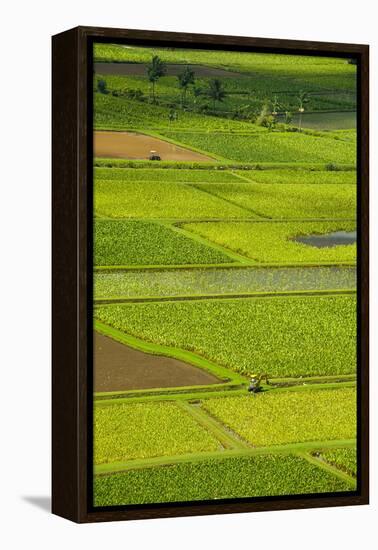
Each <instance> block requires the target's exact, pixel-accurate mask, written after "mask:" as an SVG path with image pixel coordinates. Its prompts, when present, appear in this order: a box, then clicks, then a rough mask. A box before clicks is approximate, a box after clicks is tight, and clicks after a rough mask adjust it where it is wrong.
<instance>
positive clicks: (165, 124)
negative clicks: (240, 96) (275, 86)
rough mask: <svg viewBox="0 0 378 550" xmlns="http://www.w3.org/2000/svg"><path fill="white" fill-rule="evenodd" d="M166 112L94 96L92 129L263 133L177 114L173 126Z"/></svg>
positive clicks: (244, 124)
mask: <svg viewBox="0 0 378 550" xmlns="http://www.w3.org/2000/svg"><path fill="white" fill-rule="evenodd" d="M169 113H170V108H169V107H165V106H161V105H153V104H151V103H142V102H140V101H133V100H131V99H127V98H125V97H113V96H112V95H104V94H99V93H96V94H94V126H95V128H97V129H106V130H130V129H133V128H135V129H140V128H143V129H144V130H147V129H150V130H151V129H156V130H158V129H160V128H166V129H167V131H168V130H169V129H171V128H175V129H188V130H189V129H190V130H192V129H193V128H197V129H200V130H204V131H208V132H210V131H212V130H234V131H242V130H244V131H253V132H265V131H266V130H264V129H263V128H260V127H259V126H255V125H252V124H251V123H248V122H242V121H238V120H231V119H226V118H221V117H216V116H210V115H201V114H197V113H191V112H186V111H180V113H179V116H178V119H177V120H176V121H175V122H171V121H170V120H169Z"/></svg>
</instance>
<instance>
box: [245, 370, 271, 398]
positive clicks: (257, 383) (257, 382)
mask: <svg viewBox="0 0 378 550" xmlns="http://www.w3.org/2000/svg"><path fill="white" fill-rule="evenodd" d="M263 379H265V380H266V383H267V384H269V381H268V375H267V374H259V375H258V376H257V375H255V374H254V375H252V378H251V381H250V383H249V386H248V392H249V393H250V394H251V395H253V396H255V394H256V393H258V392H260V391H261V381H262V380H263Z"/></svg>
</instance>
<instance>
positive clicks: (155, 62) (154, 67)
mask: <svg viewBox="0 0 378 550" xmlns="http://www.w3.org/2000/svg"><path fill="white" fill-rule="evenodd" d="M166 72H167V69H166V65H165V63H164V62H163V61H162V60H161V59H160V57H159V56H158V55H154V56H153V58H152V60H151V63H150V64H149V65H147V76H148V80H149V81H150V82H151V84H152V101H153V103H155V102H156V99H155V84H156V82H157V81H158V80H159V78H160V77H161V76H164V75H165V74H166Z"/></svg>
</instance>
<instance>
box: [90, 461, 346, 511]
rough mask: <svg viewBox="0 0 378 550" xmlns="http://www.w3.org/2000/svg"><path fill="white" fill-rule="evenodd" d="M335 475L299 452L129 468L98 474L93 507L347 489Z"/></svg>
mask: <svg viewBox="0 0 378 550" xmlns="http://www.w3.org/2000/svg"><path fill="white" fill-rule="evenodd" d="M348 490H350V487H349V485H348V484H347V483H345V482H344V481H342V480H341V479H339V478H338V477H336V476H333V475H332V474H331V473H329V472H327V471H325V470H323V469H322V468H318V467H317V466H315V465H314V464H310V463H309V462H307V461H306V460H305V459H303V458H299V457H296V456H290V455H288V456H278V455H264V456H256V457H245V458H229V459H223V460H206V461H201V462H196V463H190V462H189V463H183V464H175V465H172V466H167V467H164V468H161V467H160V468H159V467H158V468H148V469H144V470H131V471H128V472H125V473H119V474H112V475H106V476H97V477H96V478H95V505H96V506H111V505H114V504H145V503H150V502H182V501H190V500H212V499H219V498H241V497H259V496H273V495H292V494H303V493H323V492H332V491H348Z"/></svg>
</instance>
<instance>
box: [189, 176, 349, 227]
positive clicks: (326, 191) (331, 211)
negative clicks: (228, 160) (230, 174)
mask: <svg viewBox="0 0 378 550" xmlns="http://www.w3.org/2000/svg"><path fill="white" fill-rule="evenodd" d="M198 189H204V190H207V191H208V192H209V193H212V194H213V195H215V196H217V197H220V198H222V199H226V200H229V201H230V202H232V203H234V204H238V205H240V206H241V207H243V206H244V207H247V208H250V209H251V211H252V212H255V213H256V214H258V215H260V216H263V217H268V218H335V219H337V218H355V216H356V186H355V185H348V184H346V185H344V184H339V185H332V184H331V185H328V184H323V185H318V184H315V183H307V184H303V185H302V184H285V185H282V184H270V183H262V184H258V183H256V184H255V185H251V184H250V183H240V184H235V183H220V184H210V185H198Z"/></svg>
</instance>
